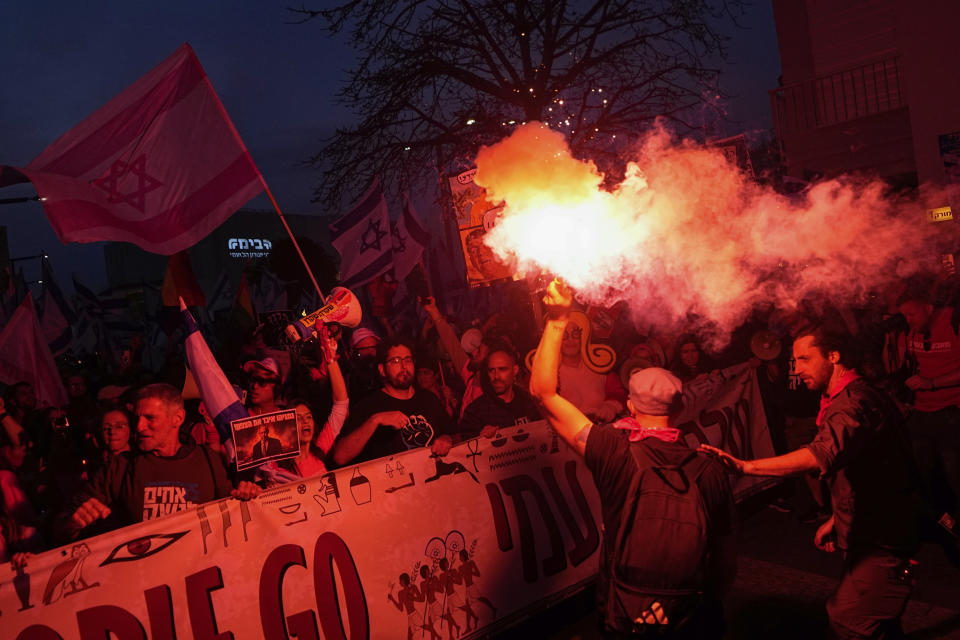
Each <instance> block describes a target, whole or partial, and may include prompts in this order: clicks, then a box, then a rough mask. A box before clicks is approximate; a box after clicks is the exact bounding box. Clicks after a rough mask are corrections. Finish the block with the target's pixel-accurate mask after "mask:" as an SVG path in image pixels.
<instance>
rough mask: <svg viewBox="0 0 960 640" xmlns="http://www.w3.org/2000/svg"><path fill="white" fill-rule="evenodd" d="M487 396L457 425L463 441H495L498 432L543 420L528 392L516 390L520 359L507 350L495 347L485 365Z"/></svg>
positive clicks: (485, 360)
mask: <svg viewBox="0 0 960 640" xmlns="http://www.w3.org/2000/svg"><path fill="white" fill-rule="evenodd" d="M481 373H482V375H483V378H482V381H481V387H483V395H481V396H480V397H479V398H477V399H476V400H474V401H473V402H471V403H470V404H469V405H467V408H466V409H465V410H464V412H463V417H462V418H460V424H459V425H457V436H458V437H459V439H460V440H469V439H470V438H476V437H477V436H480V435H482V436H485V437H490V438H492V437H493V436H494V434H495V433H496V432H497V429H501V428H503V427H513V426H516V425H518V424H524V423H526V422H532V421H534V420H539V419H540V410H539V409H537V404H536V403H535V402H534V400H533V398H531V397H530V394H529V393H527V391H526V390H524V389H521V388H520V387H518V386H516V384H515V382H516V379H517V374H518V373H520V367H519V365H517V356H516V354H514V353H513V352H512V351H511V350H508V349H507V348H506V347H494V349H493V350H491V351H490V352H489V353H488V354H487V357H486V358H484V361H483V369H481Z"/></svg>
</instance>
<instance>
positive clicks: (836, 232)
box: [475, 122, 936, 330]
mask: <svg viewBox="0 0 960 640" xmlns="http://www.w3.org/2000/svg"><path fill="white" fill-rule="evenodd" d="M476 164H477V173H476V176H475V180H476V182H477V184H479V185H480V186H483V187H484V188H486V190H487V194H488V198H489V199H490V200H491V202H503V204H504V210H503V214H502V217H501V219H500V221H499V222H498V223H497V225H496V226H495V227H494V228H493V229H492V230H491V231H490V232H489V233H488V234H487V236H486V242H487V243H488V245H489V246H490V247H491V248H493V249H494V251H495V252H496V253H497V254H498V255H499V256H500V257H501V258H502V259H504V260H506V261H514V262H515V263H516V264H517V266H518V268H519V269H520V270H524V271H527V270H532V269H544V270H547V271H549V272H551V273H553V274H555V275H558V276H561V277H563V278H564V279H565V280H566V281H567V282H568V283H569V284H570V285H571V286H572V287H574V288H575V289H576V290H577V291H578V294H579V296H580V297H581V298H583V299H584V300H585V301H586V302H590V303H598V304H605V305H609V304H613V303H614V302H616V301H617V300H620V299H626V300H628V301H630V302H632V303H633V307H634V309H635V311H636V310H638V308H639V310H641V311H643V312H645V313H644V315H645V316H647V319H648V321H651V322H658V321H660V322H663V323H670V324H673V325H674V326H675V323H676V322H677V321H678V320H680V319H682V318H686V317H688V315H689V314H694V315H697V316H701V317H703V318H706V319H709V320H710V321H711V322H713V323H715V324H717V325H719V326H720V328H721V329H725V330H729V329H732V328H733V327H734V326H735V325H736V324H737V323H739V322H740V321H742V319H743V318H744V317H745V315H746V314H747V313H748V312H749V310H750V309H751V308H752V306H754V305H755V304H756V303H759V302H770V301H772V302H773V303H774V304H777V305H778V306H780V307H783V308H793V307H795V306H796V304H797V302H798V301H799V300H800V298H801V297H802V296H803V295H805V294H807V293H809V292H811V291H813V290H816V289H819V290H825V291H828V292H829V293H830V294H831V295H832V296H834V297H836V298H839V299H850V298H855V297H862V295H863V294H864V293H865V292H866V290H867V289H869V288H871V287H875V286H877V285H879V284H881V283H882V282H883V281H884V279H889V278H891V277H892V276H893V275H894V274H892V273H891V271H890V269H891V265H893V264H894V263H895V262H896V261H897V260H898V259H899V260H901V261H903V260H907V261H909V262H911V263H915V262H916V261H917V259H918V258H919V257H920V256H921V252H922V251H923V250H925V249H924V247H925V246H927V244H928V242H929V240H930V239H931V236H932V232H933V230H932V229H931V225H929V224H926V222H925V221H924V219H923V217H922V210H921V209H920V208H918V207H917V206H916V205H912V206H911V207H907V206H905V205H903V204H902V203H897V202H893V201H890V200H888V199H885V197H884V185H883V184H882V183H880V182H878V181H875V182H863V181H856V180H853V179H849V178H845V179H839V180H833V181H828V182H823V183H820V184H819V185H817V186H814V187H813V188H811V189H810V190H809V191H808V192H807V194H806V195H805V197H804V198H802V199H799V200H792V199H790V198H789V197H786V196H783V195H780V194H777V193H776V192H774V191H773V190H772V189H769V188H766V187H762V186H760V185H758V184H756V183H755V182H754V181H752V180H750V179H748V178H746V177H745V176H744V175H743V174H742V173H741V172H740V171H739V169H738V168H737V167H736V166H735V165H733V164H731V163H730V162H729V161H727V159H726V158H725V157H724V155H723V154H722V153H721V152H720V151H719V150H716V149H710V148H704V147H702V146H698V145H696V144H694V143H691V142H680V143H678V142H676V141H675V140H674V139H673V138H672V137H671V136H670V135H669V134H668V133H667V132H665V131H664V130H662V129H656V130H654V131H653V132H652V133H650V134H649V135H648V136H647V137H646V138H645V139H644V140H643V141H642V144H640V145H639V147H638V149H637V151H636V154H635V158H634V159H633V161H632V162H630V163H629V165H628V170H627V174H626V178H625V179H624V180H623V182H622V183H620V184H619V185H617V186H616V187H615V188H614V189H612V190H609V191H607V190H604V189H602V188H601V183H602V181H603V176H602V175H601V174H600V173H599V172H598V170H597V168H596V166H595V165H594V164H593V163H592V162H583V161H580V160H577V159H576V158H574V157H573V156H572V155H571V153H570V150H569V148H568V146H567V144H566V141H565V139H564V137H563V136H562V135H561V134H560V133H558V132H555V131H553V130H551V129H549V128H548V127H546V126H544V125H542V124H540V123H536V122H534V123H528V124H527V125H524V126H522V127H519V128H518V129H517V130H516V131H515V132H514V133H513V134H512V135H511V136H509V137H508V138H506V139H504V140H502V141H501V142H499V143H497V144H495V145H493V146H490V147H484V148H483V149H481V151H480V152H479V154H478V155H477V159H476ZM926 257H927V258H930V257H933V258H936V256H935V255H933V256H931V254H930V253H929V252H928V253H927V254H926ZM900 268H901V270H902V269H903V268H904V265H902V264H901V266H900ZM897 275H904V274H903V273H902V272H901V273H899V274H897ZM651 316H652V317H651Z"/></svg>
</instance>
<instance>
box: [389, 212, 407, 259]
mask: <svg viewBox="0 0 960 640" xmlns="http://www.w3.org/2000/svg"><path fill="white" fill-rule="evenodd" d="M390 236H391V237H392V238H393V250H394V251H397V252H398V253H403V252H404V251H406V250H407V239H406V238H405V237H403V236H402V235H400V225H399V224H397V222H396V220H391V221H390Z"/></svg>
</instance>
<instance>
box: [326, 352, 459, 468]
mask: <svg viewBox="0 0 960 640" xmlns="http://www.w3.org/2000/svg"><path fill="white" fill-rule="evenodd" d="M377 362H378V366H377V368H378V370H379V372H380V377H381V378H382V379H383V387H381V388H380V390H378V391H375V392H373V393H372V394H370V395H368V396H367V397H366V398H363V399H361V400H360V402H358V403H357V404H356V405H354V406H351V407H350V417H349V418H348V419H347V423H346V424H345V425H344V427H343V431H342V432H341V434H340V438H339V439H338V440H337V443H336V444H335V445H334V447H333V461H334V462H335V463H336V464H337V465H338V466H342V465H345V464H348V463H357V462H364V461H366V460H373V459H375V458H382V457H384V456H390V455H393V454H395V453H400V452H401V451H406V450H407V449H413V448H416V447H422V446H426V445H428V444H429V445H431V450H432V451H433V452H434V453H435V454H437V455H440V456H444V455H446V454H447V452H448V451H449V450H450V445H451V443H452V440H451V438H450V436H449V435H445V434H446V432H447V431H448V430H449V418H448V417H447V412H446V410H445V409H444V407H443V403H442V402H440V399H439V398H437V397H436V396H435V395H434V394H432V393H430V392H429V391H423V390H418V389H416V388H415V387H414V386H413V372H414V370H415V369H414V360H413V350H412V349H411V348H410V345H408V344H407V343H406V342H405V341H404V340H403V339H402V338H390V339H388V340H385V341H384V342H381V343H380V345H378V347H377ZM351 404H352V403H351Z"/></svg>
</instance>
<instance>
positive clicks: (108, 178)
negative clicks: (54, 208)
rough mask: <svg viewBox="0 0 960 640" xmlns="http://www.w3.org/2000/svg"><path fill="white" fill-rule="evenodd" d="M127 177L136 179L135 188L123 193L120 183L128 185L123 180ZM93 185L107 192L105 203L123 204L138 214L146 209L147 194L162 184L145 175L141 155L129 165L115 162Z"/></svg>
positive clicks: (126, 181)
mask: <svg viewBox="0 0 960 640" xmlns="http://www.w3.org/2000/svg"><path fill="white" fill-rule="evenodd" d="M127 176H131V177H134V178H136V188H135V189H133V190H130V189H127V190H126V192H123V191H121V189H120V186H121V185H120V183H121V181H123V182H124V183H125V185H127V184H129V181H128V180H124V179H125V178H126V177H127ZM93 184H94V185H95V186H97V187H100V188H101V189H103V190H104V191H106V192H107V202H110V203H115V202H125V203H127V204H128V205H130V206H131V207H133V208H134V209H136V210H137V211H139V212H140V213H143V211H144V209H145V208H146V200H147V198H146V196H147V194H148V193H150V192H151V191H153V190H154V189H159V188H160V187H161V186H163V183H162V182H160V181H159V180H157V179H156V178H154V177H152V176H149V175H147V156H146V155H141V156H140V157H139V158H137V159H136V160H134V161H133V162H131V163H130V164H127V163H126V162H124V161H123V160H117V161H116V162H114V163H113V164H112V165H111V166H110V169H109V170H108V172H107V174H106V175H103V176H100V177H99V178H97V179H96V180H94V181H93Z"/></svg>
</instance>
